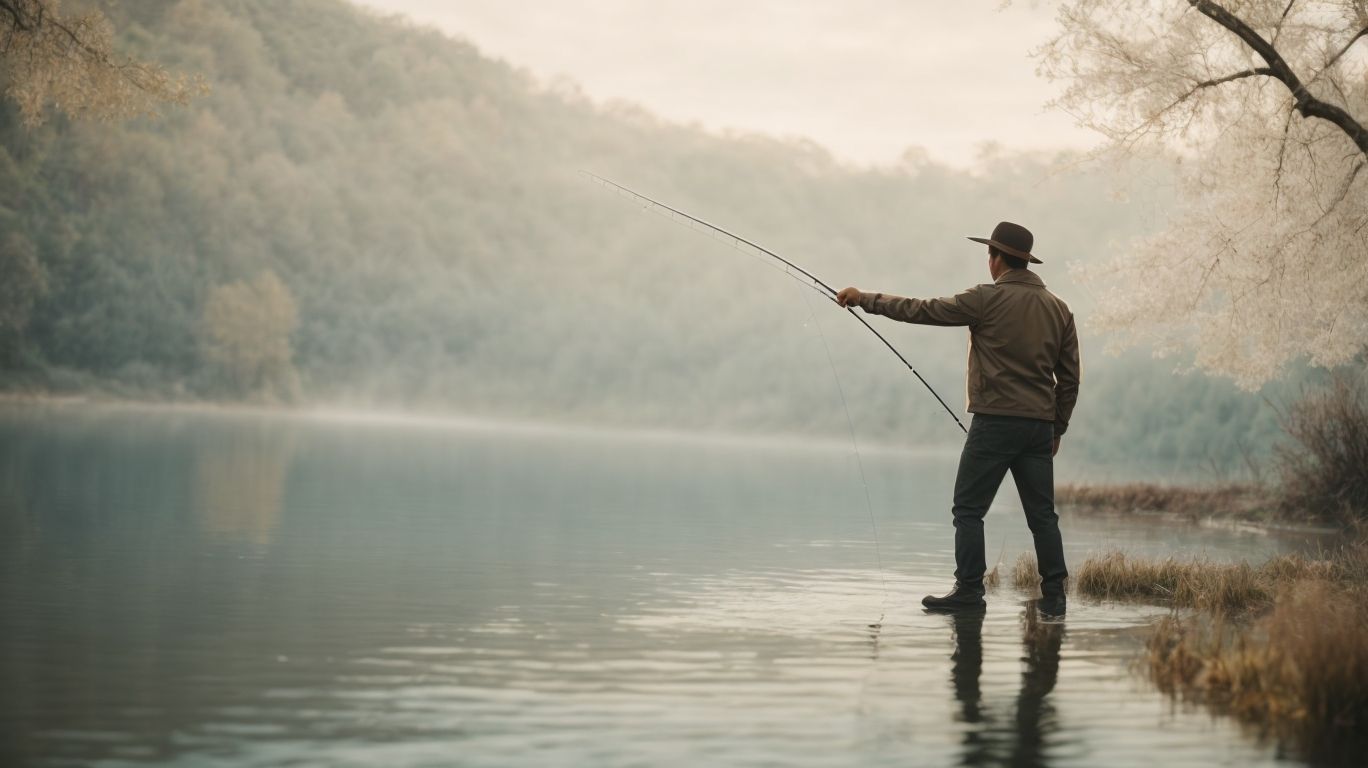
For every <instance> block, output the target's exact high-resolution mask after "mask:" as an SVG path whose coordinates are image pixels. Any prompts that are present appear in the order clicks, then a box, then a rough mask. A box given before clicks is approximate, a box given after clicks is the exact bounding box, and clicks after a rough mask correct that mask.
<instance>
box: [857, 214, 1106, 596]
mask: <svg viewBox="0 0 1368 768" xmlns="http://www.w3.org/2000/svg"><path fill="white" fill-rule="evenodd" d="M969 239H970V240H973V241H975V242H978V243H985V244H987V246H988V274H989V275H991V276H992V278H993V282H992V283H985V284H982V285H976V286H974V287H973V288H970V289H968V290H966V291H963V292H961V293H959V294H956V295H955V296H951V297H949V298H943V299H908V298H902V297H900V296H891V295H887V294H883V293H864V292H862V291H860V290H859V289H857V288H853V287H852V288H845V289H842V290H841V291H840V292H838V293H837V294H836V302H837V303H838V304H840V305H841V306H843V307H845V306H850V305H858V306H859V307H860V309H863V310H864V311H865V312H867V313H869V314H874V315H884V316H886V317H891V318H893V319H894V320H901V321H902V322H905V323H917V324H919V325H942V326H959V325H964V326H968V327H969V371H968V387H967V389H968V393H969V412H970V413H972V414H974V418H973V422H972V423H971V424H970V427H969V435H968V437H967V438H966V439H965V442H964V449H963V450H962V451H961V452H960V461H959V470H958V472H957V473H956V475H955V497H954V507H953V510H952V511H953V514H954V521H955V586H954V589H952V590H951V591H950V593H949V594H947V595H944V596H942V597H937V596H934V595H927V596H926V597H924V598H922V605H924V606H926V607H927V608H928V609H932V610H942V611H943V610H958V609H964V608H981V607H983V606H984V600H983V576H984V572H985V571H986V570H987V563H986V561H985V559H984V545H983V517H984V515H985V514H987V513H988V507H989V506H990V505H991V504H992V503H993V497H994V496H995V495H997V491H998V487H999V486H1000V485H1001V484H1002V478H1003V476H1004V475H1006V474H1007V471H1008V470H1011V472H1012V479H1013V480H1014V481H1015V482H1016V487H1017V492H1018V493H1019V494H1021V503H1022V506H1024V507H1025V509H1026V524H1027V525H1028V526H1029V527H1030V529H1031V535H1032V536H1033V537H1034V539H1035V551H1036V562H1037V563H1038V564H1039V565H1038V568H1039V570H1040V582H1041V583H1040V590H1041V594H1042V598H1041V600H1040V602H1039V608H1040V611H1041V613H1043V614H1046V615H1050V616H1062V615H1064V611H1065V597H1064V579H1065V578H1066V577H1067V576H1068V575H1069V572H1068V570H1067V569H1066V568H1065V567H1064V545H1063V542H1062V540H1061V538H1060V535H1059V516H1058V515H1057V514H1055V509H1054V456H1055V454H1056V453H1058V452H1059V441H1060V438H1062V437H1063V436H1064V432H1065V431H1066V430H1067V429H1068V427H1069V416H1070V414H1072V413H1073V408H1074V403H1075V402H1076V401H1077V400H1078V381H1079V359H1078V336H1077V334H1076V333H1075V331H1074V318H1073V313H1072V312H1070V311H1069V307H1068V306H1067V305H1066V304H1065V303H1064V302H1063V301H1060V299H1059V298H1058V297H1056V296H1055V295H1054V294H1053V293H1050V292H1049V291H1048V290H1046V289H1045V283H1044V281H1042V280H1041V279H1040V277H1039V276H1038V275H1036V273H1034V272H1032V271H1031V270H1030V269H1029V267H1028V264H1040V263H1042V262H1041V260H1040V259H1038V258H1036V257H1035V256H1033V255H1031V247H1032V245H1033V244H1034V237H1033V236H1032V235H1031V232H1030V230H1028V229H1026V228H1025V227H1023V226H1020V225H1017V224H1013V223H1011V222H1007V221H1004V222H1001V223H1000V224H998V225H997V226H996V227H994V228H993V234H992V236H991V237H988V238H982V237H971V238H969Z"/></svg>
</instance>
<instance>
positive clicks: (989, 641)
mask: <svg viewBox="0 0 1368 768" xmlns="http://www.w3.org/2000/svg"><path fill="white" fill-rule="evenodd" d="M1065 448H1066V450H1067V442H1066V446H1065ZM955 460H956V456H955V455H954V454H953V453H946V452H933V451H928V452H914V451H888V450H884V451H876V450H866V451H864V452H863V469H864V474H865V477H866V481H867V488H868V492H869V499H870V502H869V503H868V504H867V503H866V500H865V490H864V486H862V483H861V475H860V466H859V465H858V464H857V463H856V461H855V459H854V455H853V453H852V450H851V446H850V445H849V444H845V445H842V444H840V443H833V444H823V443H806V442H801V441H797V440H777V439H776V440H768V441H766V440H755V439H750V440H742V439H723V438H700V437H684V436H674V435H668V434H663V433H654V434H653V433H636V434H633V433H625V432H617V433H614V432H592V431H584V430H579V431H577V430H556V429H550V428H545V429H543V428H537V427H532V426H527V425H499V424H492V423H479V422H459V421H437V422H421V421H417V420H406V419H397V418H396V419H386V418H379V417H375V418H369V417H361V416H337V415H327V414H307V413H305V414H296V415H287V414H280V413H272V412H269V411H257V412H253V411H248V410H243V411H210V410H205V411H196V410H191V409H184V408H153V407H136V406H119V405H82V404H54V403H16V402H10V403H6V404H4V405H0V569H3V570H2V572H0V617H2V618H0V621H3V627H2V628H0V629H3V631H0V763H3V764H4V765H87V764H98V765H102V766H119V765H149V764H156V765H186V766H217V765H225V766H226V765H233V766H242V765H246V766H257V765H260V766H267V765H271V766H274V765H291V764H298V765H314V764H318V765H334V766H376V765H385V766H409V765H413V766H418V765H422V766H428V765H432V766H437V765H463V766H524V765H527V766H530V765H537V766H544V765H585V766H628V765H652V766H654V765H681V766H683V765H688V766H696V765H799V766H818V765H907V764H917V765H970V766H974V765H999V764H1013V765H1053V766H1063V765H1074V766H1095V765H1143V766H1150V765H1152V764H1153V763H1154V761H1155V755H1157V754H1162V755H1163V763H1164V764H1166V765H1239V766H1247V765H1276V764H1292V765H1296V764H1298V763H1297V761H1296V760H1295V758H1294V757H1293V756H1289V755H1287V754H1285V753H1284V751H1283V750H1280V749H1279V747H1278V746H1277V745H1276V744H1269V743H1261V742H1260V740H1259V739H1258V738H1257V737H1256V736H1255V735H1254V734H1251V733H1248V732H1246V731H1244V730H1242V729H1241V728H1240V727H1239V726H1238V725H1236V724H1234V723H1233V722H1231V721H1229V720H1226V719H1222V718H1213V717H1212V716H1211V715H1210V714H1208V712H1207V710H1204V709H1195V708H1190V707H1185V706H1182V705H1175V704H1174V703H1172V702H1171V701H1170V700H1169V699H1167V698H1166V697H1165V696H1163V695H1162V694H1160V693H1158V692H1156V691H1155V690H1154V689H1153V688H1152V687H1151V686H1150V685H1149V684H1148V683H1147V682H1146V681H1145V679H1144V677H1143V676H1142V675H1140V674H1138V673H1137V672H1135V671H1134V670H1133V668H1132V660H1133V659H1134V658H1135V656H1136V653H1137V650H1138V649H1139V648H1140V647H1141V644H1142V643H1143V638H1144V637H1145V632H1146V627H1147V622H1148V621H1150V620H1152V619H1153V618H1155V617H1158V616H1161V615H1163V614H1164V613H1165V612H1166V609H1164V608H1162V607H1157V606H1135V605H1125V604H1120V605H1118V604H1107V603H1097V602H1090V601H1087V600H1083V599H1079V598H1074V599H1073V600H1072V602H1071V603H1070V612H1069V615H1068V617H1067V619H1066V620H1065V621H1064V622H1062V623H1056V624H1048V625H1042V624H1040V623H1039V622H1038V621H1037V620H1036V617H1035V616H1034V614H1033V613H1032V612H1031V611H1030V610H1029V609H1028V601H1027V598H1028V595H1026V594H1024V593H1020V592H1018V591H1016V590H1015V589H1013V588H1012V587H1011V586H1010V584H1006V583H1004V585H1003V586H1002V587H1001V588H999V589H998V590H997V591H995V592H993V593H990V595H989V606H988V609H987V611H986V612H985V613H983V614H981V615H979V616H977V617H967V618H958V619H957V618H953V617H947V616H942V615H930V614H926V613H924V612H923V611H922V610H921V607H920V605H919V600H920V598H921V596H922V595H923V594H926V593H927V592H933V591H934V592H937V593H939V592H942V591H944V590H945V589H946V588H947V587H948V586H949V584H950V581H951V580H952V577H951V572H952V570H953V554H952V544H953V529H952V528H951V526H950V521H949V511H948V510H949V504H948V499H949V496H950V489H951V486H952V483H953V479H954V468H955ZM1066 467H1067V468H1068V470H1067V471H1068V472H1073V473H1075V474H1080V475H1081V474H1086V472H1085V471H1084V470H1082V469H1081V468H1079V467H1078V466H1075V465H1071V464H1068V463H1067V462H1064V461H1063V459H1061V472H1062V473H1066V474H1067V472H1066ZM871 507H872V512H873V516H872V519H871ZM986 525H987V539H988V549H989V552H988V556H989V561H990V563H992V562H994V561H997V560H999V559H1001V560H1002V561H1003V564H1004V569H1005V570H1010V566H1011V565H1012V563H1013V562H1014V561H1015V559H1016V557H1017V555H1018V554H1020V553H1022V552H1026V551H1029V550H1030V544H1029V542H1030V536H1029V532H1028V531H1027V529H1026V525H1025V522H1024V520H1023V518H1022V514H1021V508H1020V505H1019V503H1018V501H1017V499H1016V493H1015V489H1014V488H1013V487H1012V485H1011V483H1010V482H1008V483H1005V484H1004V487H1003V490H1002V492H1001V493H1000V494H999V498H998V501H997V503H996V505H995V506H994V508H993V510H992V512H991V513H990V515H989V518H988V521H987V524H986ZM1061 525H1062V528H1063V531H1064V538H1065V544H1066V548H1067V552H1068V555H1069V558H1070V565H1071V567H1074V568H1076V567H1077V566H1078V565H1079V564H1080V563H1081V562H1082V559H1083V558H1084V557H1085V556H1086V555H1088V554H1090V553H1096V552H1101V551H1105V550H1107V549H1111V548H1120V549H1124V550H1126V551H1127V552H1133V553H1146V554H1169V553H1177V554H1188V553H1192V554H1205V555H1207V556H1209V557H1212V558H1215V559H1234V558H1251V559H1255V560H1258V559H1263V558H1265V557H1267V556H1269V555H1271V554H1273V553H1277V552H1281V551H1287V550H1289V549H1296V548H1302V547H1307V546H1310V544H1309V542H1307V541H1306V540H1305V539H1301V538H1289V537H1274V536H1270V535H1265V534H1260V533H1257V532H1251V531H1240V530H1234V529H1221V528H1203V527H1197V526H1175V525H1173V524H1171V523H1165V522H1162V521H1156V520H1154V519H1152V518H1144V517H1083V516H1077V515H1073V514H1069V513H1068V511H1067V510H1066V511H1064V513H1063V515H1062V520H1061ZM876 526H877V539H876V537H875V527H876ZM870 625H879V626H877V627H871V626H870Z"/></svg>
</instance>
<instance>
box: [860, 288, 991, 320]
mask: <svg viewBox="0 0 1368 768" xmlns="http://www.w3.org/2000/svg"><path fill="white" fill-rule="evenodd" d="M836 301H837V303H839V304H840V305H841V306H843V307H844V306H848V305H850V304H857V305H859V307H860V309H863V310H864V311H865V312H868V313H869V314H871V315H883V316H884V317H891V318H893V319H894V320H899V321H902V322H904V323H916V324H918V325H977V324H978V321H979V319H980V318H981V317H982V316H983V297H982V296H980V295H979V288H978V286H975V287H973V288H970V289H969V290H966V291H961V292H959V293H957V294H955V295H954V296H949V297H947V298H943V299H908V298H903V297H902V296H891V295H885V294H882V293H863V292H861V291H859V290H857V289H855V288H845V289H843V290H842V291H841V292H840V293H838V294H836Z"/></svg>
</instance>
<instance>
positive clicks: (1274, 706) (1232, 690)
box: [1146, 579, 1368, 755]
mask: <svg viewBox="0 0 1368 768" xmlns="http://www.w3.org/2000/svg"><path fill="white" fill-rule="evenodd" d="M1365 597H1368V595H1365V592H1364V590H1363V587H1362V584H1352V583H1350V584H1345V583H1335V582H1329V581H1324V580H1318V579H1299V580H1296V581H1293V582H1291V583H1290V584H1285V585H1283V586H1282V587H1281V588H1280V589H1279V591H1278V594H1277V597H1276V599H1275V602H1274V605H1273V607H1272V609H1271V610H1270V611H1269V612H1267V613H1266V614H1264V615H1263V616H1261V617H1259V618H1258V619H1256V620H1254V621H1252V622H1240V621H1232V620H1229V619H1227V618H1226V616H1225V614H1223V613H1220V612H1217V613H1213V614H1202V613H1199V614H1196V615H1192V616H1188V617H1185V618H1184V617H1179V616H1178V615H1176V614H1175V615H1172V616H1168V617H1166V618H1164V619H1162V620H1160V621H1159V622H1158V623H1157V624H1156V625H1155V627H1154V631H1153V633H1152V634H1151V636H1150V638H1149V641H1148V643H1147V657H1146V661H1147V664H1148V667H1149V672H1150V676H1151V678H1152V679H1153V680H1154V682H1155V683H1156V685H1157V686H1158V687H1159V688H1160V689H1161V690H1164V691H1166V692H1168V693H1170V694H1172V695H1176V696H1182V697H1184V698H1188V699H1192V700H1198V701H1202V702H1204V703H1206V704H1208V705H1211V706H1212V707H1213V708H1215V709H1217V710H1219V711H1222V712H1226V713H1228V714H1231V715H1233V716H1235V717H1236V718H1238V719H1240V720H1242V721H1245V722H1247V723H1251V724H1255V725H1258V726H1260V727H1261V728H1264V729H1268V730H1273V731H1276V732H1278V733H1279V734H1281V735H1284V736H1289V737H1291V738H1293V739H1294V740H1295V741H1296V743H1297V744H1299V745H1300V747H1301V748H1302V749H1303V751H1307V752H1310V753H1314V752H1315V751H1316V749H1317V748H1318V747H1323V748H1326V749H1330V745H1332V744H1333V745H1335V746H1334V748H1333V752H1334V754H1339V755H1343V754H1362V751H1361V750H1360V749H1358V748H1354V749H1350V750H1348V751H1347V752H1346V751H1345V747H1346V740H1348V741H1349V742H1351V743H1354V744H1358V745H1359V746H1360V747H1362V746H1368V744H1364V743H1362V742H1365V741H1368V736H1366V735H1365V733H1366V732H1365V727H1368V633H1365V630H1364V628H1365V627H1368V600H1365Z"/></svg>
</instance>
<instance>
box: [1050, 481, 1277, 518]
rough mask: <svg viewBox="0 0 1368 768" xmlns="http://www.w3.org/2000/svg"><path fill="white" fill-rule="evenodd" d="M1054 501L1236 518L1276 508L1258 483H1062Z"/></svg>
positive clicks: (1092, 507)
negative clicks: (1194, 485) (1207, 485)
mask: <svg viewBox="0 0 1368 768" xmlns="http://www.w3.org/2000/svg"><path fill="white" fill-rule="evenodd" d="M1055 504H1057V505H1059V506H1062V507H1072V508H1075V509H1081V510H1092V511H1106V512H1127V513H1134V512H1139V513H1146V512H1149V513H1164V514H1173V515H1180V516H1183V517H1186V518H1191V519H1194V520H1195V519H1199V518H1204V517H1238V518H1242V519H1267V518H1270V517H1273V516H1275V513H1276V512H1277V511H1278V505H1277V503H1276V501H1275V500H1274V499H1273V498H1272V497H1271V496H1270V494H1269V493H1268V492H1267V490H1266V489H1264V488H1261V487H1260V486H1257V485H1240V484H1226V485H1220V486H1215V487H1210V488H1188V487H1182V486H1165V485H1153V484H1148V483H1127V484H1120V485H1061V486H1059V487H1058V488H1057V489H1055Z"/></svg>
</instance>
